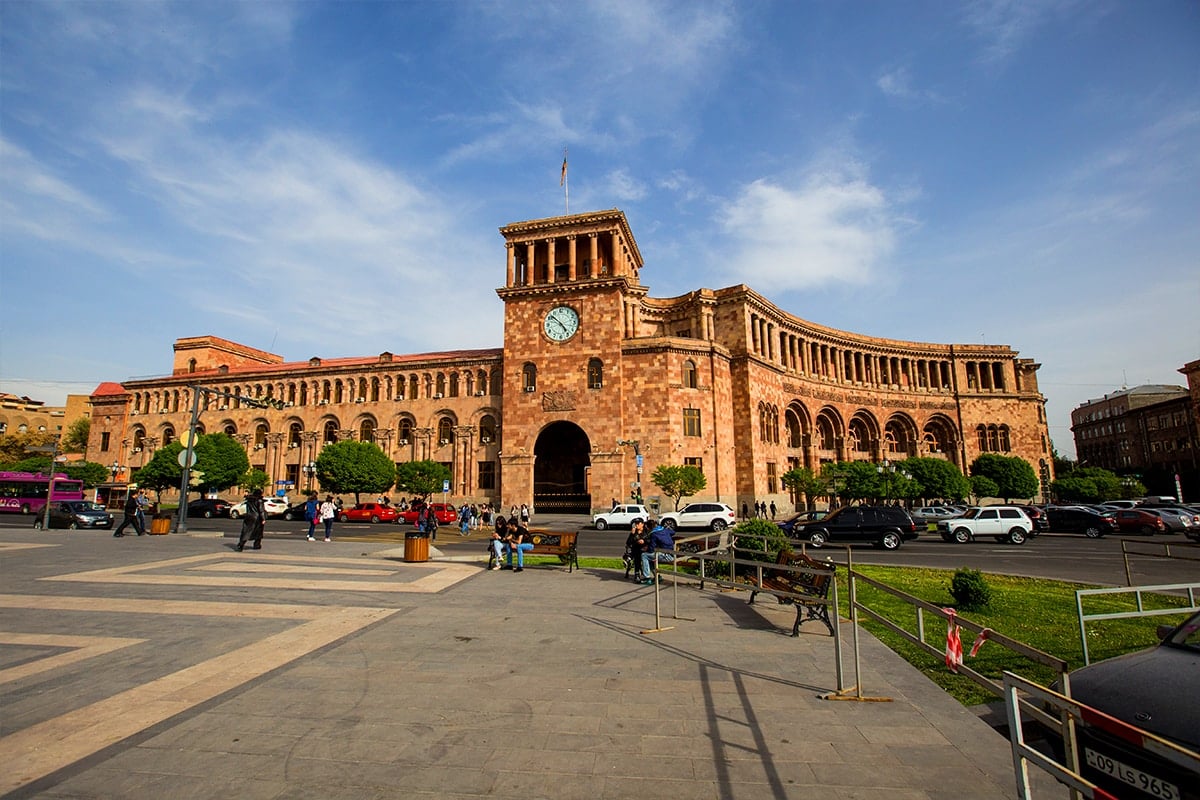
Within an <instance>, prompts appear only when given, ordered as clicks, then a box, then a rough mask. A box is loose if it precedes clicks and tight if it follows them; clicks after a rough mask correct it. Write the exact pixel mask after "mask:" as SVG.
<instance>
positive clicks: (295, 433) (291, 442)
mask: <svg viewBox="0 0 1200 800" xmlns="http://www.w3.org/2000/svg"><path fill="white" fill-rule="evenodd" d="M302 430H304V428H303V427H302V426H301V425H300V423H299V422H293V423H292V424H291V425H289V426H288V447H299V446H300V432H301V431H302Z"/></svg>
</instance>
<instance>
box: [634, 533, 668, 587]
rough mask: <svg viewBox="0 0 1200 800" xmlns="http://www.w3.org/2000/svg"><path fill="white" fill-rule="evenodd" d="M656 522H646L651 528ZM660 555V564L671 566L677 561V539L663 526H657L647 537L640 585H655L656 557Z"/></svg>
mask: <svg viewBox="0 0 1200 800" xmlns="http://www.w3.org/2000/svg"><path fill="white" fill-rule="evenodd" d="M653 523H654V520H646V525H647V527H649V526H650V525H652V524H653ZM656 553H657V554H658V563H660V564H670V563H672V562H673V561H674V560H675V539H674V538H673V537H672V536H671V531H670V530H669V529H667V528H664V527H663V526H661V525H655V526H654V530H652V531H650V535H649V536H647V537H646V550H645V551H644V552H643V553H642V578H641V581H639V582H640V583H645V584H650V583H654V574H653V569H654V566H653V565H654V556H655V554H656Z"/></svg>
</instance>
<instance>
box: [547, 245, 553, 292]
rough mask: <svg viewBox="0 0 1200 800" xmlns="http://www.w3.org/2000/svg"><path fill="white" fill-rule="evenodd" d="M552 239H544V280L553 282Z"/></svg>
mask: <svg viewBox="0 0 1200 800" xmlns="http://www.w3.org/2000/svg"><path fill="white" fill-rule="evenodd" d="M554 242H555V240H554V239H547V240H546V282H547V283H554Z"/></svg>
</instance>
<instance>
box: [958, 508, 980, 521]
mask: <svg viewBox="0 0 1200 800" xmlns="http://www.w3.org/2000/svg"><path fill="white" fill-rule="evenodd" d="M982 513H983V509H982V508H968V509H967V510H966V511H964V512H963V513H962V518H963V519H975V518H976V517H978V516H979V515H980V514H982Z"/></svg>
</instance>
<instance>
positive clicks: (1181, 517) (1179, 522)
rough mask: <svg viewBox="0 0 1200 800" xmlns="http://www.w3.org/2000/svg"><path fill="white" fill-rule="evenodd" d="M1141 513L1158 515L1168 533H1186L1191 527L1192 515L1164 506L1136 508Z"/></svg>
mask: <svg viewBox="0 0 1200 800" xmlns="http://www.w3.org/2000/svg"><path fill="white" fill-rule="evenodd" d="M1138 508H1140V509H1141V510H1142V511H1149V512H1150V513H1151V514H1158V515H1159V516H1160V517H1162V520H1163V522H1165V523H1166V525H1167V532H1168V533H1181V532H1182V533H1187V532H1188V531H1189V530H1190V529H1191V527H1192V514H1191V513H1189V512H1187V511H1184V510H1181V509H1177V508H1166V507H1164V506H1153V507H1150V506H1138Z"/></svg>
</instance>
